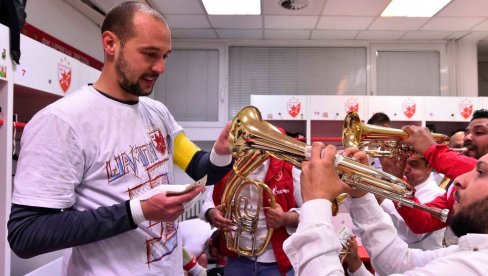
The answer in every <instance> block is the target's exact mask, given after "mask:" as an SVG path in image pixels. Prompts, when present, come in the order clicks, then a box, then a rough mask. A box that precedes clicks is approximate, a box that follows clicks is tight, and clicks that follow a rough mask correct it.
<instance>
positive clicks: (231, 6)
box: [202, 0, 261, 15]
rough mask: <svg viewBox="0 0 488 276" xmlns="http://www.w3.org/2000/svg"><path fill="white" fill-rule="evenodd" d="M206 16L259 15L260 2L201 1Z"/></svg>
mask: <svg viewBox="0 0 488 276" xmlns="http://www.w3.org/2000/svg"><path fill="white" fill-rule="evenodd" d="M202 2H203V5H204V6H205V9H206V10H207V13H208V14H220V15H222V14H261V1H260V0H202Z"/></svg>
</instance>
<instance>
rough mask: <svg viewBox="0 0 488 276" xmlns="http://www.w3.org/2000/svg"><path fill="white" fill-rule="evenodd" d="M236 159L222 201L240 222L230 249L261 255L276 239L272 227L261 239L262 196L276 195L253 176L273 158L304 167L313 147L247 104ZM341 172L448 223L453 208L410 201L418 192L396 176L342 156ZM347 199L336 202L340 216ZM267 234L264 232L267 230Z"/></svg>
mask: <svg viewBox="0 0 488 276" xmlns="http://www.w3.org/2000/svg"><path fill="white" fill-rule="evenodd" d="M229 144H230V149H231V152H232V155H233V156H234V157H235V158H236V162H235V163H234V168H233V172H232V174H231V176H230V177H229V179H228V180H227V183H226V186H225V190H224V194H223V195H222V202H223V203H224V216H225V218H227V219H230V220H232V221H233V223H234V231H230V232H225V233H224V235H225V239H226V246H227V248H228V249H229V250H231V251H234V252H236V253H237V254H239V255H244V256H248V257H252V256H258V255H260V254H261V253H263V252H264V250H265V249H266V247H267V245H268V244H269V241H270V239H271V236H272V234H273V229H272V228H267V229H266V235H262V236H263V237H265V238H261V239H258V238H257V234H258V231H260V230H261V229H258V220H259V217H258V215H259V211H260V210H261V208H262V194H263V193H267V194H268V195H269V198H270V206H271V207H274V205H275V202H274V195H273V193H272V191H271V190H270V189H269V187H268V186H267V185H266V184H264V183H262V182H258V181H254V180H251V179H249V178H247V176H248V175H249V174H250V173H251V172H252V171H253V170H254V169H256V168H257V167H259V165H261V164H262V163H263V162H264V161H265V160H266V159H268V158H269V157H270V156H273V157H275V158H278V159H282V160H285V161H288V162H290V163H291V164H293V165H294V166H295V167H297V168H301V162H302V161H304V160H307V159H309V158H310V154H311V146H308V145H307V144H305V143H303V142H300V141H298V140H296V139H294V138H291V137H288V136H286V135H284V134H282V133H281V132H280V131H279V130H278V129H277V128H276V127H274V126H273V125H271V124H270V123H268V122H266V121H263V120H262V118H261V113H260V112H259V110H258V109H257V108H255V107H253V106H247V107H244V108H243V109H241V111H240V112H239V113H238V114H237V115H236V116H235V117H234V119H233V120H232V123H231V129H230V133H229ZM336 171H337V173H338V175H339V177H340V178H341V179H342V180H343V181H344V182H345V183H347V184H349V185H350V186H352V187H355V188H357V189H361V190H364V191H367V192H371V193H374V194H376V195H379V196H382V197H385V198H388V199H391V200H393V201H395V202H398V203H399V204H401V205H406V206H409V207H415V208H419V209H422V210H425V211H428V212H429V213H431V214H432V215H434V216H436V217H438V218H439V219H441V220H443V221H445V220H446V219H447V214H448V210H440V209H437V208H429V207H426V206H424V205H420V204H418V203H416V202H415V201H413V200H411V199H410V198H411V197H412V196H413V194H414V191H415V189H414V188H413V187H411V186H409V185H408V184H407V183H405V182H404V181H402V180H401V179H398V178H397V177H395V176H392V175H390V174H387V173H385V172H382V171H378V170H375V169H373V168H371V167H369V166H366V165H363V164H361V163H358V162H356V161H353V160H352V159H350V158H347V157H344V156H342V155H336ZM245 189H253V190H255V192H256V193H257V194H258V195H259V198H258V200H257V202H256V203H257V207H254V208H251V207H250V206H251V204H250V201H249V198H248V196H246V195H243V194H242V192H243V191H244V190H245ZM346 197H347V196H344V195H341V196H340V197H338V198H336V200H335V203H334V204H333V205H334V210H332V211H333V213H334V212H337V210H338V205H339V204H340V202H341V201H343V200H344V199H345V198H346ZM261 231H262V230H261ZM243 233H247V234H248V236H250V237H251V240H250V241H247V243H245V242H243V241H242V234H243Z"/></svg>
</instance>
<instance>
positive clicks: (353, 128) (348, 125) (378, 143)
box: [342, 112, 466, 157]
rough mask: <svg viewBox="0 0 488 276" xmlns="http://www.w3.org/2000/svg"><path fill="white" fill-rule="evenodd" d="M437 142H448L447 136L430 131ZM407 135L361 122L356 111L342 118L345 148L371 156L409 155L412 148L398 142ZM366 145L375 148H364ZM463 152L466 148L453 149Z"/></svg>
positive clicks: (392, 129) (399, 130) (393, 129)
mask: <svg viewBox="0 0 488 276" xmlns="http://www.w3.org/2000/svg"><path fill="white" fill-rule="evenodd" d="M432 136H433V137H434V140H435V141H436V142H437V143H444V144H447V143H449V140H450V139H449V137H448V136H446V135H444V134H439V133H432ZM407 137H408V134H407V133H406V132H405V131H403V130H401V129H395V128H389V127H381V126H375V125H368V124H363V123H361V120H360V119H359V116H358V114H357V113H356V112H350V113H348V114H347V115H346V118H345V119H344V125H343V129H342V143H343V145H344V147H345V148H349V147H357V148H359V149H360V150H363V151H365V152H366V153H368V154H369V155H370V156H372V157H398V156H401V155H404V154H407V155H410V154H412V153H413V149H412V148H411V147H410V146H409V145H406V144H402V143H400V140H403V139H405V138H407ZM366 147H373V148H376V149H374V150H366V149H365V148H366ZM453 150H456V151H458V152H461V153H462V152H463V151H465V150H466V149H465V148H462V149H453Z"/></svg>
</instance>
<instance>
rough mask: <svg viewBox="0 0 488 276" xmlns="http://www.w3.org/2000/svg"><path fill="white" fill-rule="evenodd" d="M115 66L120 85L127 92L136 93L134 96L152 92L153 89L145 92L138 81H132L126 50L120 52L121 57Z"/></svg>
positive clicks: (146, 94)
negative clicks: (125, 56)
mask: <svg viewBox="0 0 488 276" xmlns="http://www.w3.org/2000/svg"><path fill="white" fill-rule="evenodd" d="M115 68H116V70H117V75H118V78H119V79H118V81H119V86H120V87H121V88H122V89H124V90H125V91H126V92H127V93H129V94H131V95H134V96H148V95H150V94H151V93H152V89H151V91H149V92H144V91H143V90H142V88H141V86H140V85H139V83H138V82H137V80H136V81H134V82H132V81H131V80H130V79H129V77H128V75H129V74H130V72H131V69H130V68H129V65H128V64H127V62H126V60H125V58H124V52H123V51H122V52H121V53H120V56H119V58H118V59H117V62H116V64H115Z"/></svg>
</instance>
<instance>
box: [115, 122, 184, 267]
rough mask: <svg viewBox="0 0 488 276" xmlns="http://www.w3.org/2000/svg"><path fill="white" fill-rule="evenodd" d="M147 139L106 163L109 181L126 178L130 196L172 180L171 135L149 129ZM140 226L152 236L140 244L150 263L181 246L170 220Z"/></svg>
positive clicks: (136, 195) (131, 197)
mask: <svg viewBox="0 0 488 276" xmlns="http://www.w3.org/2000/svg"><path fill="white" fill-rule="evenodd" d="M147 134H148V137H149V139H148V141H147V143H145V144H142V145H135V146H130V148H128V149H127V150H126V151H125V152H123V153H120V154H118V155H116V156H114V157H113V158H112V159H111V160H109V161H107V162H106V170H107V180H108V183H112V182H114V181H116V180H118V181H124V183H126V184H127V186H128V187H129V188H128V189H127V192H128V197H129V199H134V198H139V197H141V196H142V195H143V194H145V193H146V192H147V191H149V190H150V189H153V188H155V187H157V186H159V185H167V184H169V183H170V182H171V179H170V177H169V175H168V172H169V171H170V162H169V161H170V160H171V159H170V154H171V152H169V150H168V149H170V148H169V145H168V144H169V140H170V139H169V137H164V135H163V132H162V131H161V130H160V129H151V130H150V131H148V133H147ZM139 228H141V229H142V230H144V231H145V232H146V233H148V234H149V235H150V236H151V238H149V239H147V240H146V242H145V244H141V250H144V251H145V252H146V256H147V262H146V263H147V264H148V265H149V264H150V263H152V262H156V261H159V260H161V259H163V258H164V256H167V255H169V254H171V253H172V252H173V251H174V250H175V248H176V247H177V245H178V239H177V235H176V231H177V225H176V224H175V223H167V222H144V223H143V224H142V225H139Z"/></svg>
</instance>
